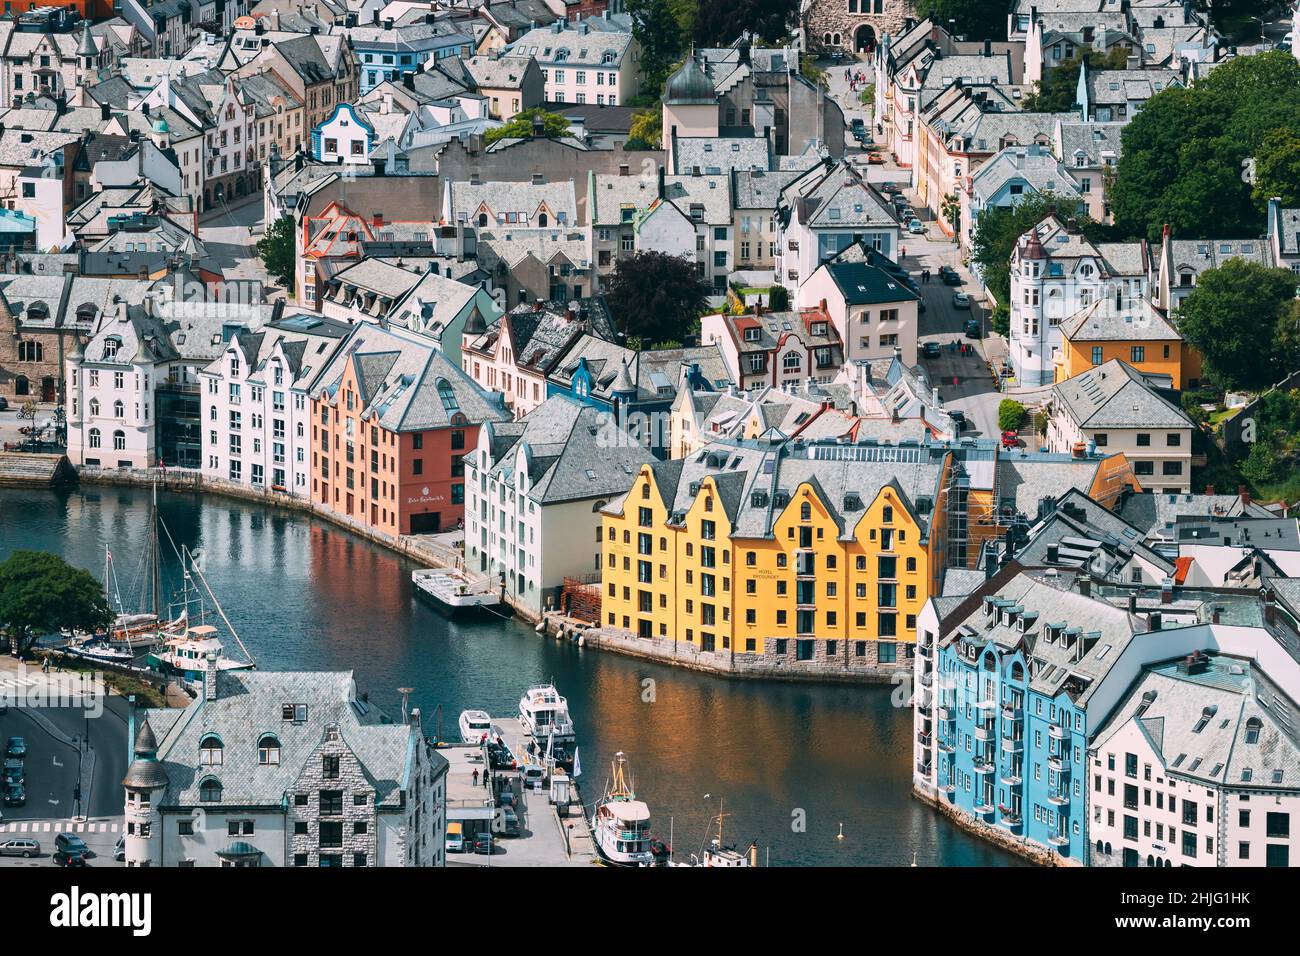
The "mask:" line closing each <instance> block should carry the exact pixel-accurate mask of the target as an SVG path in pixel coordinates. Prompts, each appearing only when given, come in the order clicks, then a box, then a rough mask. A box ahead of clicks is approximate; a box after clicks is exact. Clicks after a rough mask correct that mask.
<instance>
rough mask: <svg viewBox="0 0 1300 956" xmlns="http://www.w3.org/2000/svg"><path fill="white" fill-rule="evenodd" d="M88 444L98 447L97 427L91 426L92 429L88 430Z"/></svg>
mask: <svg viewBox="0 0 1300 956" xmlns="http://www.w3.org/2000/svg"><path fill="white" fill-rule="evenodd" d="M88 444H89V445H90V447H91V448H98V447H99V429H98V428H92V429H91V430H90V435H89V437H88Z"/></svg>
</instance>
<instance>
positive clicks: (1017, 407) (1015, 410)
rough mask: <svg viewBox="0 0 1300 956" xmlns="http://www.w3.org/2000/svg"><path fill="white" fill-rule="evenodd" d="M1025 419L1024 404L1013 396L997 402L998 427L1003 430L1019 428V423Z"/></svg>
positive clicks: (1008, 430)
mask: <svg viewBox="0 0 1300 956" xmlns="http://www.w3.org/2000/svg"><path fill="white" fill-rule="evenodd" d="M1024 420H1025V406H1023V405H1021V404H1020V403H1019V402H1017V401H1016V400H1015V399H1014V398H1004V399H1002V401H1000V402H998V428H1000V429H1002V430H1003V431H1004V432H1014V431H1019V430H1020V423H1021V422H1023V421H1024Z"/></svg>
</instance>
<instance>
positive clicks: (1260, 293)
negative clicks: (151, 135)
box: [1178, 259, 1300, 389]
mask: <svg viewBox="0 0 1300 956" xmlns="http://www.w3.org/2000/svg"><path fill="white" fill-rule="evenodd" d="M1295 289H1296V277H1295V274H1294V273H1292V272H1291V271H1290V270H1289V269H1271V268H1269V267H1268V266H1263V265H1260V264H1259V263H1257V262H1247V261H1246V260H1244V259H1229V260H1228V261H1227V262H1225V263H1224V264H1223V265H1221V266H1219V267H1218V268H1217V269H1210V270H1208V271H1207V272H1205V273H1203V274H1202V275H1201V277H1200V278H1199V280H1198V281H1197V283H1196V288H1194V289H1193V290H1192V292H1191V294H1190V295H1188V296H1187V298H1186V299H1184V300H1183V304H1182V306H1181V307H1180V309H1179V319H1178V329H1179V331H1180V332H1181V333H1182V334H1183V337H1184V338H1185V339H1187V341H1188V342H1189V343H1191V344H1192V345H1193V346H1194V347H1195V348H1196V349H1197V350H1198V351H1199V352H1200V353H1201V355H1202V357H1203V358H1204V359H1205V368H1206V371H1208V372H1209V373H1210V374H1211V375H1212V376H1213V377H1214V379H1215V380H1216V381H1218V382H1219V383H1220V384H1222V385H1225V386H1227V387H1229V388H1249V389H1258V388H1266V387H1268V386H1269V385H1271V384H1272V383H1273V382H1275V381H1277V380H1278V379H1279V378H1282V377H1283V376H1284V375H1286V374H1287V373H1288V372H1291V371H1294V370H1295V368H1296V365H1297V361H1300V356H1297V355H1296V354H1295V353H1294V352H1293V351H1288V350H1286V349H1284V348H1279V347H1278V343H1277V342H1276V336H1277V332H1278V329H1279V324H1280V323H1281V322H1282V321H1283V319H1284V317H1286V316H1288V315H1289V314H1290V311H1289V307H1288V303H1290V302H1293V301H1294V299H1295Z"/></svg>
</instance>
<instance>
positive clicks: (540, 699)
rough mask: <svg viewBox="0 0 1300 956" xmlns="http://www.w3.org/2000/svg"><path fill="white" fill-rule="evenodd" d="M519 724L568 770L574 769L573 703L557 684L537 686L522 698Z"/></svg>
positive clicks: (527, 691) (526, 692)
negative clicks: (570, 702) (571, 707)
mask: <svg viewBox="0 0 1300 956" xmlns="http://www.w3.org/2000/svg"><path fill="white" fill-rule="evenodd" d="M519 724H520V726H521V727H523V730H524V733H526V734H528V736H530V737H532V738H533V740H534V742H536V744H537V745H538V747H539V748H541V749H542V752H543V753H546V754H549V755H550V756H551V757H554V758H555V762H556V763H558V764H561V765H563V766H565V767H566V769H567V768H570V767H571V766H572V761H573V749H574V744H575V743H576V742H577V735H576V734H575V733H574V730H573V720H572V718H571V717H570V716H569V702H568V700H566V699H565V698H563V697H561V696H560V692H559V691H557V690H556V689H555V685H554V684H535V685H533V686H532V687H530V688H528V690H526V691H524V695H523V697H521V698H519Z"/></svg>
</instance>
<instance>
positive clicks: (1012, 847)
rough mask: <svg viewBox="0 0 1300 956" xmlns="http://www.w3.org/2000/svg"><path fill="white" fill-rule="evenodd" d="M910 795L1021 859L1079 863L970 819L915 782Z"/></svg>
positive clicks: (1040, 862)
mask: <svg viewBox="0 0 1300 956" xmlns="http://www.w3.org/2000/svg"><path fill="white" fill-rule="evenodd" d="M912 796H913V797H915V798H916V799H917V800H919V801H920V802H921V803H924V804H926V805H927V806H929V807H931V808H932V809H934V810H937V811H938V812H939V813H941V814H943V815H944V816H945V817H947V818H948V819H949V820H951V821H952V823H953V825H954V826H957V827H960V828H961V829H962V830H965V831H966V832H967V833H969V834H970V835H971V836H974V837H978V838H979V839H981V840H984V841H985V842H986V843H992V844H993V845H994V846H996V847H998V848H1000V849H1003V850H1006V851H1007V852H1008V853H1014V854H1015V855H1016V856H1018V857H1021V858H1022V859H1025V860H1028V861H1029V862H1030V863H1034V864H1037V865H1038V866H1058V867H1066V868H1069V867H1081V866H1083V861H1082V860H1072V859H1069V858H1068V857H1063V856H1061V855H1060V854H1059V853H1053V852H1051V851H1050V850H1048V849H1046V848H1045V847H1040V846H1038V845H1037V844H1033V843H1030V842H1028V841H1027V840H1023V839H1021V838H1019V837H1017V836H1015V835H1014V834H1013V833H1011V832H1009V831H1008V830H1006V829H1004V828H1002V827H991V826H986V825H984V824H981V823H980V822H979V821H977V820H973V819H971V817H970V815H969V814H966V813H963V812H962V811H961V810H959V809H957V808H956V807H954V806H951V805H950V804H948V803H947V802H945V801H943V800H940V799H939V798H938V797H937V796H935V794H933V793H931V792H930V791H929V790H926V789H923V788H921V787H919V786H917V785H916V784H913V785H912Z"/></svg>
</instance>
